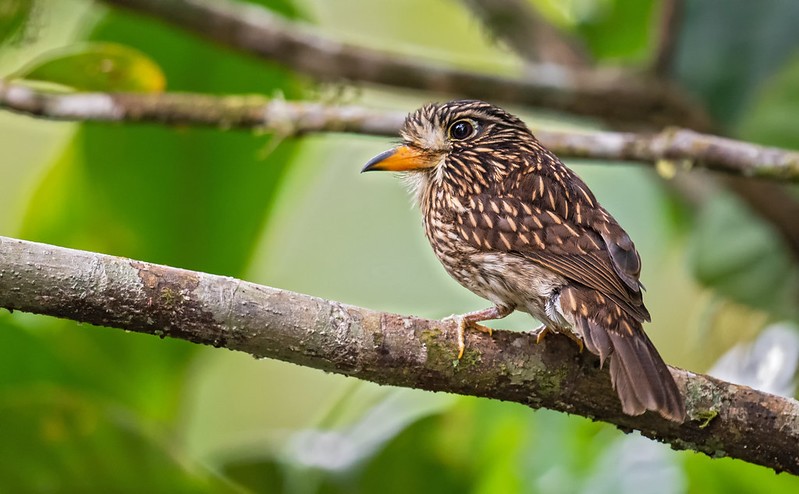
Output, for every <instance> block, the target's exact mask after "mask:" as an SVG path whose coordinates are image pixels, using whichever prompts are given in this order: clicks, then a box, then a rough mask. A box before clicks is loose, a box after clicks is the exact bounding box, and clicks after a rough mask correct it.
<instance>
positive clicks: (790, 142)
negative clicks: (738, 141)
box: [738, 56, 799, 149]
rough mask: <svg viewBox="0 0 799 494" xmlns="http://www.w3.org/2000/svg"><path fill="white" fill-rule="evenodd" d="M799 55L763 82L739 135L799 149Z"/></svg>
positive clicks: (747, 138)
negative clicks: (798, 122) (797, 117)
mask: <svg viewBox="0 0 799 494" xmlns="http://www.w3.org/2000/svg"><path fill="white" fill-rule="evenodd" d="M797 85H799V57H797V56H794V57H793V58H791V60H790V61H789V63H787V64H786V65H785V67H783V68H782V70H780V71H779V72H778V73H777V74H775V75H774V77H772V78H771V79H769V80H768V81H767V82H766V83H765V84H763V85H762V86H761V87H760V88H759V90H758V92H757V94H756V96H755V98H754V99H753V101H752V103H751V104H750V106H749V107H748V109H747V111H746V112H745V114H744V116H743V118H742V120H741V122H740V126H739V128H738V135H739V137H741V138H742V139H745V140H751V141H754V142H759V143H761V144H766V145H769V146H779V147H784V148H789V149H799V127H798V126H797V125H796V115H798V114H799V91H797V90H796V88H797Z"/></svg>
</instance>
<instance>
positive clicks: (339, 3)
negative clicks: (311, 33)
mask: <svg viewBox="0 0 799 494" xmlns="http://www.w3.org/2000/svg"><path fill="white" fill-rule="evenodd" d="M252 3H257V4H260V5H262V6H265V7H266V8H268V9H270V10H272V11H274V12H276V13H278V14H280V15H281V16H283V17H285V18H287V19H291V20H295V21H297V22H300V23H302V24H303V25H304V26H306V28H311V29H315V30H318V32H321V33H324V34H325V35H327V36H330V37H332V38H335V39H339V40H343V41H347V42H350V43H354V44H360V45H365V46H370V47H377V48H380V49H384V50H386V51H390V52H393V53H401V54H404V55H409V56H413V57H420V59H425V60H433V61H440V62H442V63H446V64H449V65H455V66H458V67H463V68H467V69H473V70H475V71H486V72H492V73H498V74H507V75H514V74H520V73H523V72H524V70H525V68H524V64H523V62H522V61H521V60H520V59H519V57H517V56H516V55H515V53H514V52H513V51H512V50H510V49H509V48H508V47H507V46H505V45H504V44H503V43H501V42H498V40H497V37H496V36H495V35H493V34H492V33H491V32H490V31H489V30H488V29H487V28H486V27H485V26H484V25H483V24H482V23H481V21H480V20H479V19H478V18H477V17H476V16H475V15H474V13H473V11H472V10H471V9H470V8H468V7H467V5H466V4H468V3H469V2H460V1H456V0H432V1H430V0H382V1H380V2H371V3H364V2H361V1H358V0H271V1H270V0H258V1H253V2H252ZM530 5H531V6H533V7H534V8H535V9H536V11H537V12H538V13H539V14H540V15H541V16H542V17H543V18H544V19H545V20H546V21H548V22H549V23H550V24H551V25H554V26H556V27H557V28H558V29H560V30H562V32H564V33H566V35H568V36H572V37H573V38H574V39H576V40H579V42H580V43H582V44H583V45H584V47H585V49H586V50H587V52H588V53H589V54H590V56H591V57H592V58H593V59H595V60H596V61H597V63H598V64H599V65H601V66H604V65H621V66H624V67H627V68H629V69H631V70H633V71H639V70H643V69H644V68H645V67H646V66H647V65H648V63H649V62H650V61H651V59H652V57H653V53H654V51H655V49H656V39H657V34H658V33H657V30H658V26H659V24H660V22H659V18H660V15H661V9H662V7H663V5H662V3H661V2H659V1H653V0H570V1H556V0H530ZM797 18H799V3H797V2H792V1H790V0H770V1H768V2H749V1H745V0H705V1H700V0H690V1H687V2H685V3H684V10H683V21H682V24H681V25H680V28H679V31H678V32H679V36H678V37H677V45H676V51H675V57H674V63H673V70H672V71H671V77H673V79H674V80H675V81H676V82H677V83H679V84H681V85H682V86H683V87H684V88H685V89H686V90H687V91H688V92H690V93H691V94H692V95H693V96H694V97H695V98H696V101H697V104H698V105H700V106H701V107H704V108H706V109H707V110H708V112H709V113H710V116H711V117H712V120H713V122H714V126H715V129H716V131H717V132H719V133H722V134H726V135H729V136H733V137H735V138H739V139H744V140H749V141H753V142H757V143H761V144H767V145H775V146H782V147H787V148H794V149H796V148H799V56H798V55H799V50H797V47H799V31H797V30H796V29H795V20H796V19H797ZM0 42H2V45H0V76H2V77H11V76H15V77H26V78H29V79H44V80H50V81H57V82H62V83H66V84H67V85H70V86H72V87H74V88H78V89H89V90H97V89H98V87H99V89H101V90H103V89H109V90H135V91H160V90H164V88H165V89H166V90H168V91H191V92H201V93H211V94H220V95H221V94H261V95H266V96H268V97H275V98H285V99H304V100H313V101H321V102H325V103H330V104H359V105H364V106H369V107H373V108H381V109H395V110H400V111H411V110H413V109H415V108H416V107H418V106H420V105H421V104H422V103H425V102H428V101H432V100H441V99H449V98H450V97H451V96H452V95H441V94H431V93H425V92H421V91H409V90H402V91H398V90H394V89H391V88H385V87H384V88H378V87H374V86H370V85H365V84H354V83H326V84H320V83H316V82H314V81H312V80H310V79H308V78H307V77H304V76H300V75H297V74H293V73H291V72H290V71H288V70H286V69H284V68H281V67H279V66H278V65H275V64H271V63H268V62H264V61H261V60H256V59H253V58H251V57H248V56H245V55H242V54H238V53H236V52H233V51H231V50H227V49H223V48H221V47H218V46H216V45H215V44H213V43H212V42H209V41H206V40H200V39H198V38H197V37H195V36H192V35H190V34H187V33H186V32H184V31H182V30H180V29H178V28H175V27H172V26H169V25H167V24H165V23H162V22H158V21H156V20H154V19H152V18H149V17H141V16H138V15H134V14H132V13H130V12H127V11H121V10H116V9H112V8H108V7H106V6H105V5H103V4H101V3H97V2H92V1H88V0H40V1H33V2H31V1H25V0H0ZM109 57H110V58H111V59H113V60H115V63H118V64H120V66H121V67H123V69H125V71H127V72H129V73H131V74H133V75H132V76H131V81H129V82H130V85H129V86H128V85H124V84H122V83H119V81H117V82H116V83H115V82H113V81H112V82H109V81H101V83H100V85H99V86H96V83H97V81H96V74H94V75H93V74H92V70H93V69H92V68H93V67H95V66H96V65H97V63H98V60H100V61H102V60H103V59H106V58H109ZM126 81H127V80H126ZM109 84H110V85H109ZM114 84H117V85H114ZM125 84H127V82H125ZM509 109H511V110H513V111H514V112H517V113H519V114H521V115H522V116H523V117H524V118H525V120H526V121H527V122H528V123H529V124H530V125H531V126H533V127H541V128H575V129H597V128H603V123H602V122H601V121H600V120H599V119H586V118H576V117H574V116H569V115H562V114H556V113H553V112H550V111H545V110H539V109H535V108H529V107H526V108H524V107H514V106H512V105H510V106H509ZM390 144H391V142H390V139H385V138H377V137H365V136H356V135H350V134H326V135H312V136H306V137H303V138H297V139H286V138H282V137H280V136H272V135H268V134H264V133H263V132H254V131H225V130H222V129H199V128H189V127H185V128H183V127H164V126H157V125H126V124H113V125H112V124H77V123H67V122H53V121H47V120H42V119H32V118H29V117H27V116H21V115H17V114H13V113H9V112H7V111H0V150H2V151H0V235H4V236H10V237H16V238H23V239H28V240H34V241H39V242H47V243H52V244H56V245H60V246H66V247H71V248H77V249H86V250H91V251H96V252H102V253H107V254H113V255H119V256H127V257H132V258H136V259H141V260H146V261H151V262H157V263H163V264H168V265H171V266H177V267H183V268H188V269H194V270H200V271H206V272H210V273H216V274H223V275H230V276H235V277H240V278H243V279H246V280H249V281H253V282H257V283H263V284H267V285H270V286H275V287H279V288H285V289H290V290H295V291H299V292H302V293H307V294H312V295H315V296H319V297H324V298H330V299H334V300H338V301H342V302H346V303H350V304H355V305H360V306H364V307H369V308H372V309H377V310H385V311H392V312H397V313H401V314H414V315H418V316H423V317H429V318H441V317H444V316H447V315H449V314H452V313H459V312H465V311H469V310H475V309H480V308H483V307H484V306H485V302H484V301H482V300H480V299H478V298H477V297H476V296H474V295H472V294H470V293H469V292H468V291H466V290H464V289H463V288H461V287H460V286H459V285H458V284H457V283H456V282H454V281H452V280H451V279H449V278H448V277H447V275H446V273H445V272H444V270H443V268H441V267H440V265H439V263H438V261H437V260H436V259H435V257H434V255H433V253H432V251H431V250H430V248H429V246H428V245H427V242H426V240H425V238H424V236H423V232H422V229H421V222H420V215H419V213H418V211H415V210H413V209H412V208H411V206H410V201H409V198H408V195H407V192H406V191H405V190H404V188H403V186H402V185H401V184H400V183H399V182H398V181H397V180H394V179H393V178H392V177H391V176H388V175H379V174H378V175H359V173H358V172H359V170H360V168H361V167H362V165H363V163H365V161H366V160H368V159H369V158H370V157H372V156H373V155H374V154H376V153H378V152H380V151H382V150H384V149H386V148H387V147H388V146H389V145H390ZM567 164H569V165H571V166H573V168H574V169H575V170H576V171H577V172H578V173H579V174H580V175H581V176H582V177H583V178H584V179H585V180H586V182H587V183H588V184H589V186H590V187H591V188H592V189H593V191H594V192H595V193H596V195H597V196H598V198H599V199H600V201H601V202H602V203H603V205H604V206H605V207H606V208H607V209H609V210H610V211H611V212H612V214H613V215H614V216H615V217H616V218H617V219H618V220H619V222H620V223H621V224H622V225H623V226H624V227H625V229H626V230H627V231H628V232H629V233H630V235H631V236H632V237H633V239H634V240H635V242H636V244H637V246H638V248H639V251H640V252H641V257H642V258H643V263H644V269H643V275H642V280H643V282H644V284H645V285H646V286H647V289H648V291H647V298H646V301H647V305H648V306H649V308H650V310H651V312H652V318H653V322H652V324H650V325H648V326H647V330H648V332H649V334H650V335H651V338H652V339H653V340H654V342H655V344H656V346H657V347H658V348H659V350H660V352H661V354H662V355H663V357H664V359H665V360H666V361H667V362H669V363H670V364H672V365H676V366H679V367H683V368H686V369H690V370H692V371H696V372H708V371H710V370H711V369H713V370H714V371H715V372H716V374H717V375H719V376H723V377H725V378H727V379H732V380H736V381H737V382H742V383H746V384H750V385H754V386H758V387H761V388H762V389H766V390H769V391H771V392H776V393H781V394H784V395H790V396H793V395H794V393H795V387H794V383H795V370H796V357H797V350H796V349H797V347H798V345H797V343H796V341H797V335H799V331H798V330H797V328H796V326H795V325H794V321H796V320H797V307H798V305H799V304H797V300H799V290H797V285H798V284H799V283H798V282H797V280H798V279H799V276H797V268H796V263H797V259H799V255H798V254H797V252H795V251H793V250H792V249H791V248H790V247H789V243H788V242H785V241H784V232H782V233H781V231H780V228H783V229H785V228H791V227H792V226H793V227H794V228H797V229H799V217H797V218H796V224H794V225H791V224H790V222H789V223H788V225H787V227H786V225H785V224H783V225H782V226H781V227H780V226H775V225H774V224H772V223H771V222H770V221H769V219H768V218H767V217H765V216H763V215H762V214H758V213H757V212H756V211H755V210H753V208H751V207H749V206H747V205H746V204H745V201H743V200H742V199H741V196H740V194H736V193H734V191H735V188H734V187H730V188H728V187H725V186H724V185H723V184H722V185H719V183H717V182H713V181H711V180H709V179H710V178H711V177H709V174H707V173H702V172H689V173H688V175H691V176H692V177H693V176H698V177H699V179H697V180H694V181H689V183H688V184H687V185H686V183H683V181H682V180H680V177H681V176H682V175H684V174H678V175H677V177H673V175H674V173H673V171H674V170H673V166H672V165H673V164H668V163H664V164H661V166H659V167H657V168H653V167H649V166H646V167H644V166H640V165H635V164H620V163H607V162H601V163H600V162H587V161H574V160H567ZM657 170H659V171H660V173H658V171H657ZM689 178H690V177H689ZM780 190H781V191H782V193H784V196H785V197H782V199H783V200H795V201H799V195H797V194H796V190H792V189H780ZM760 197H761V198H762V194H761V196H760ZM787 209H790V208H787ZM498 326H499V327H503V328H508V329H517V330H528V329H531V328H533V327H535V326H537V323H536V322H535V321H532V320H531V319H530V318H529V317H528V316H525V315H523V316H518V315H516V316H514V317H512V318H511V319H510V320H508V321H503V322H502V323H501V324H499V325H498ZM758 338H759V339H758ZM753 342H754V345H752V343H753ZM714 366H715V369H714ZM5 492H9V493H27V492H32V493H39V492H41V493H51V492H52V493H57V492H176V493H177V492H214V493H215V492H286V493H316V492H324V493H344V492H355V493H358V492H362V493H369V492H396V493H407V492H458V493H462V492H474V493H488V492H491V493H494V492H508V493H514V492H523V493H632V492H649V493H652V492H658V493H680V492H691V493H694V492H695V493H699V492H701V493H715V492H719V493H721V492H724V493H727V492H770V493H796V492H799V479H797V478H796V477H791V476H789V475H787V474H782V475H775V474H774V473H773V472H772V471H770V470H768V469H765V468H762V467H757V466H753V465H750V464H746V463H743V462H740V461H735V460H729V459H721V460H712V459H710V458H708V457H706V456H704V455H699V454H694V453H690V452H675V451H672V450H671V449H670V448H669V447H668V446H665V445H661V444H657V443H654V442H651V441H648V440H646V439H643V438H640V437H638V436H636V435H624V434H622V433H621V432H619V431H618V430H616V429H615V428H614V427H612V426H609V425H607V424H601V423H593V422H591V421H589V420H586V419H583V418H580V417H571V416H568V415H565V414H561V413H555V412H550V411H547V410H537V411H533V410H530V409H528V408H525V407H523V406H520V405H516V404H510V403H499V402H492V401H488V400H482V399H476V398H467V397H459V396H450V395H445V394H432V393H427V392H422V391H414V390H407V389H394V388H390V387H379V386H377V385H374V384H371V383H365V382H361V381H357V380H354V379H350V378H344V377H341V376H336V375H329V374H324V373H322V372H319V371H316V370H311V369H307V368H302V367H299V366H295V365H291V364H286V363H282V362H277V361H269V360H255V359H253V358H252V357H250V356H248V355H245V354H239V353H233V352H230V351H227V350H223V349H213V348H203V347H198V346H194V345H191V344H188V343H185V342H182V341H175V340H171V339H165V340H160V339H158V338H154V337H151V336H147V335H140V334H133V333H124V332H121V331H117V330H111V329H106V328H96V327H90V326H81V325H78V324H75V323H72V322H69V321H62V320H56V319H52V318H46V317H39V316H33V315H29V314H20V313H13V314H10V313H8V312H7V311H0V493H5Z"/></svg>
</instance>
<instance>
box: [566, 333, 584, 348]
mask: <svg viewBox="0 0 799 494" xmlns="http://www.w3.org/2000/svg"><path fill="white" fill-rule="evenodd" d="M566 336H568V337H569V339H570V340H572V341H573V342H575V343H577V346H578V347H579V348H580V353H583V350H584V349H585V343H583V339H582V338H580V336H578V335H577V334H575V333H574V332H572V331H566Z"/></svg>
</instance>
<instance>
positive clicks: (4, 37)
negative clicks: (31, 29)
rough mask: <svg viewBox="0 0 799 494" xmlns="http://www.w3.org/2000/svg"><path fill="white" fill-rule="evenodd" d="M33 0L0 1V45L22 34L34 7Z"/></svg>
mask: <svg viewBox="0 0 799 494" xmlns="http://www.w3.org/2000/svg"><path fill="white" fill-rule="evenodd" d="M34 3H35V2H34V1H33V0H0V44H3V43H6V42H8V41H13V40H15V39H17V38H18V37H19V35H20V34H21V33H22V32H24V29H25V26H26V25H27V24H28V21H29V20H30V17H31V14H32V13H33V7H34Z"/></svg>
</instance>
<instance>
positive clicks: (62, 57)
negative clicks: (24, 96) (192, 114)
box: [13, 43, 166, 93]
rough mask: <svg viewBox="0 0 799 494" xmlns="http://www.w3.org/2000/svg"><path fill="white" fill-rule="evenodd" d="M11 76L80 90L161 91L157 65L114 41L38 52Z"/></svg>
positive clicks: (162, 84) (162, 87)
mask: <svg viewBox="0 0 799 494" xmlns="http://www.w3.org/2000/svg"><path fill="white" fill-rule="evenodd" d="M13 77H14V78H22V79H27V80H32V81H43V82H52V83H56V84H61V85H64V86H70V87H72V88H74V89H78V90H81V91H103V92H124V91H133V92H143V93H154V92H160V91H163V90H164V87H165V86H166V79H165V77H164V73H163V72H162V71H161V68H160V67H159V66H158V64H156V63H155V62H154V61H153V60H152V59H150V58H149V57H148V56H147V55H145V54H144V53H142V52H141V51H139V50H136V49H134V48H131V47H129V46H125V45H121V44H117V43H88V44H80V45H76V46H72V47H69V48H66V49H63V50H57V51H53V52H49V53H46V54H45V55H42V56H41V57H40V58H39V59H38V60H36V61H34V62H33V63H31V64H30V65H28V66H27V67H24V68H23V69H21V70H20V71H19V72H17V73H16V74H14V76H13Z"/></svg>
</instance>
